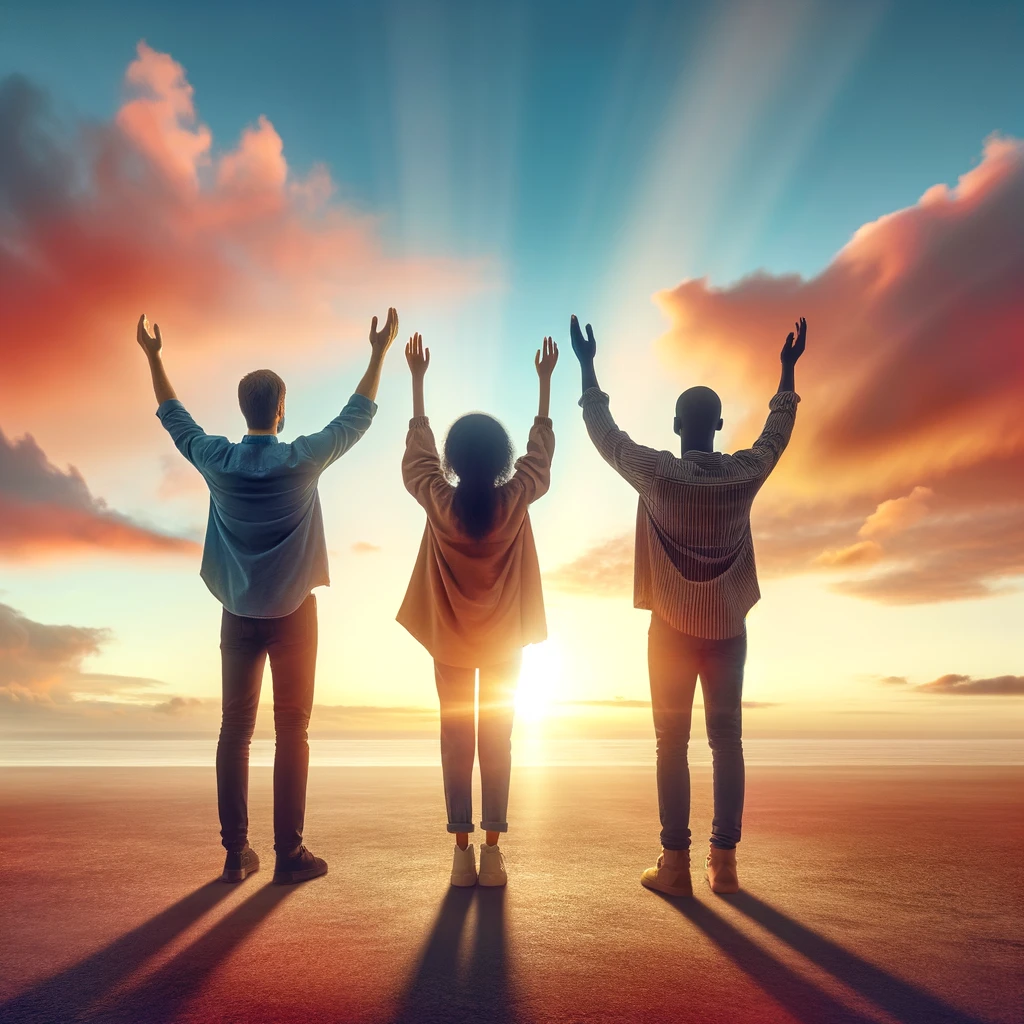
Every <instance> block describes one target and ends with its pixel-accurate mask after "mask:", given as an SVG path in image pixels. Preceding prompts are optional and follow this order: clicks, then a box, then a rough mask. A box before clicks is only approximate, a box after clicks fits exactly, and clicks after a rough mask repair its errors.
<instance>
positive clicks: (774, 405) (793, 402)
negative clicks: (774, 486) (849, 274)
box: [733, 317, 807, 477]
mask: <svg viewBox="0 0 1024 1024" xmlns="http://www.w3.org/2000/svg"><path fill="white" fill-rule="evenodd" d="M793 326H794V327H795V328H796V331H795V332H793V331H791V332H790V334H789V335H788V336H787V338H786V344H785V345H783V347H782V354H781V356H780V359H781V361H782V377H781V379H780V380H779V390H778V391H776V392H775V394H774V395H773V396H772V399H771V401H770V402H769V403H768V409H769V412H768V419H767V420H766V421H765V425H764V429H763V430H762V431H761V435H760V436H759V437H758V439H757V440H756V441H755V442H754V443H753V445H752V446H751V447H750V448H747V449H745V450H743V451H738V452H734V453H733V458H734V459H735V460H736V461H737V462H740V463H746V464H748V466H749V469H750V471H751V472H752V473H754V474H756V475H758V476H764V477H767V476H768V474H769V473H770V472H771V471H772V470H773V469H774V468H775V466H776V465H777V464H778V461H779V459H780V458H781V457H782V453H783V452H784V451H785V450H786V446H787V445H788V444H789V439H790V437H792V435H793V425H794V423H795V422H796V407H797V404H798V403H799V401H800V396H799V395H798V394H797V393H796V390H795V376H796V375H795V372H794V367H795V366H796V362H797V360H798V359H799V358H800V357H801V356H802V355H803V353H804V348H805V347H806V345H807V321H806V320H805V319H804V318H803V317H800V319H799V320H797V322H796V323H795V324H794V325H793Z"/></svg>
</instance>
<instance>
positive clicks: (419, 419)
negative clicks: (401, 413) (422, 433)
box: [409, 416, 430, 430]
mask: <svg viewBox="0 0 1024 1024" xmlns="http://www.w3.org/2000/svg"><path fill="white" fill-rule="evenodd" d="M429 426H430V420H429V419H428V418H427V417H426V416H413V418H412V419H411V420H409V429H410V430H415V429H416V428H417V427H429Z"/></svg>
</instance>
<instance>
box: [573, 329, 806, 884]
mask: <svg viewBox="0 0 1024 1024" xmlns="http://www.w3.org/2000/svg"><path fill="white" fill-rule="evenodd" d="M569 333H570V337H571V339H572V347H573V351H574V352H575V353H576V357H577V359H578V360H579V362H580V368H581V370H582V391H583V395H582V397H581V398H580V405H581V406H582V407H583V420H584V422H585V423H586V427H587V431H588V433H589V434H590V438H591V440H592V441H593V442H594V445H595V447H596V448H597V450H598V452H600V454H601V456H602V458H604V460H605V461H606V462H608V463H609V465H611V466H612V468H613V469H615V470H616V471H617V472H618V473H619V475H620V476H622V477H623V478H624V479H625V480H626V482H627V483H629V484H630V485H631V486H632V487H633V488H634V490H636V492H637V494H638V495H639V502H638V505H637V515H636V545H635V557H634V569H633V604H634V606H635V607H637V608H645V609H649V610H650V612H651V627H650V633H649V636H648V666H649V672H650V681H651V707H652V711H653V717H654V734H655V738H656V742H657V782H658V807H659V812H660V816H661V847H662V850H661V855H660V856H659V857H658V863H657V865H656V866H655V867H651V868H648V869H647V870H645V871H644V872H643V874H642V875H641V878H640V881H641V883H642V884H643V885H644V886H646V887H647V888H649V889H656V890H658V891H659V892H664V893H668V894H669V895H672V896H692V895H693V885H692V882H691V879H690V769H689V764H688V762H687V746H688V744H689V739H690V717H691V713H692V709H693V697H694V692H695V690H696V685H697V679H698V677H699V678H700V683H701V689H702V690H703V694H704V718H705V722H706V724H707V735H708V743H709V744H710V746H711V753H712V761H713V771H714V783H713V785H714V820H713V821H712V825H711V839H710V849H709V851H708V854H707V857H706V859H705V867H706V870H707V875H708V881H709V883H710V885H711V888H712V890H713V891H715V892H718V893H732V892H736V891H738V889H739V877H738V873H737V868H736V844H737V843H738V842H739V841H740V826H741V819H742V815H743V792H744V765H743V744H742V739H741V734H742V695H743V667H744V662H745V660H746V654H747V633H746V615H747V612H748V611H749V610H750V609H751V608H752V607H753V605H754V604H755V603H756V602H757V601H758V599H759V598H760V590H759V588H758V584H757V570H756V567H755V563H754V545H753V540H752V538H751V533H750V509H751V505H752V504H753V501H754V497H755V496H756V495H757V492H758V491H759V490H760V489H761V486H762V485H763V484H764V482H765V480H767V479H768V475H769V473H771V471H772V470H773V469H774V468H775V466H776V465H777V464H778V461H779V458H780V457H781V455H782V453H783V451H784V450H785V448H786V445H787V444H788V443H789V438H790V434H791V433H792V431H793V423H794V421H795V419H796V407H797V403H798V402H799V401H800V396H799V395H797V394H796V391H795V387H794V367H795V366H796V362H797V360H798V359H799V358H800V356H801V355H802V354H803V351H804V346H805V344H806V340H807V323H806V321H805V320H804V319H803V318H801V319H800V320H799V321H798V322H797V323H796V324H795V330H794V331H793V332H792V333H791V334H790V335H789V336H788V337H787V338H786V343H785V345H784V347H783V349H782V357H781V358H782V378H781V380H780V382H779V389H778V391H777V392H776V393H775V395H774V396H773V397H772V399H771V401H770V402H769V403H768V408H769V410H770V411H769V414H768V421H767V422H766V423H765V426H764V430H762V431H761V436H760V437H758V439H757V440H756V441H755V442H754V444H753V446H752V447H750V448H747V449H744V450H742V451H738V452H734V453H733V454H731V455H729V454H726V453H723V452H716V451H715V434H716V432H717V431H719V430H721V429H722V402H721V399H720V398H719V397H718V395H717V394H715V392H714V391H712V390H711V389H710V388H706V387H699V386H698V387H692V388H689V389H688V390H686V391H684V392H683V393H682V394H681V395H680V396H679V399H678V400H677V402H676V408H675V419H674V421H673V430H674V431H675V433H676V435H677V436H678V437H679V439H680V450H681V451H680V454H679V455H674V454H673V453H672V452H669V451H657V450H655V449H654V448H646V447H644V446H643V445H641V444H637V443H636V442H635V441H634V440H632V438H630V436H629V435H628V434H627V433H625V431H623V430H620V429H619V428H618V427H617V426H616V424H615V420H614V419H612V414H611V412H610V411H609V400H608V395H607V394H605V393H604V392H603V391H602V390H601V389H600V387H599V386H598V382H597V371H596V369H595V366H594V361H595V357H596V355H597V342H596V340H595V339H594V332H593V330H592V329H591V326H590V324H587V333H586V336H584V334H583V332H582V331H581V330H580V325H579V321H578V320H577V319H576V317H575V316H573V317H572V318H571V320H570V323H569Z"/></svg>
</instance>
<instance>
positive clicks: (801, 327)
mask: <svg viewBox="0 0 1024 1024" xmlns="http://www.w3.org/2000/svg"><path fill="white" fill-rule="evenodd" d="M793 326H794V327H795V328H796V334H795V336H794V333H793V332H792V331H790V332H789V334H788V335H787V336H786V344H785V345H783V346H782V355H781V356H780V358H781V360H782V376H781V378H780V379H779V391H796V361H797V360H798V359H799V358H800V357H801V356H802V355H803V354H804V349H805V348H806V347H807V321H806V320H805V319H804V318H803V317H800V319H799V320H797V321H796V323H795V324H793Z"/></svg>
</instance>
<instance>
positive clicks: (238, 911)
mask: <svg viewBox="0 0 1024 1024" xmlns="http://www.w3.org/2000/svg"><path fill="white" fill-rule="evenodd" d="M294 889H295V886H292V885H273V884H267V885H264V886H263V888H261V889H257V890H256V892H254V893H253V894H252V896H250V897H249V898H248V899H247V900H245V901H244V902H243V903H240V904H239V905H238V906H237V907H235V909H234V910H232V911H231V912H230V913H228V914H225V916H224V917H223V918H221V920H220V921H218V922H217V923H216V924H215V925H214V926H213V927H212V928H211V929H210V930H209V931H208V932H206V933H205V934H204V935H202V936H201V937H200V938H198V939H197V940H196V941H195V942H193V943H192V944H191V945H190V946H187V947H186V948H185V949H183V950H182V951H181V952H180V953H178V954H177V955H175V956H174V957H172V958H171V959H170V960H168V961H167V963H166V964H164V965H163V966H162V967H161V968H160V969H159V970H157V971H156V972H154V973H153V974H152V975H151V976H150V977H149V978H147V979H146V980H145V981H144V982H143V983H142V984H141V985H138V986H137V987H135V988H133V989H130V990H129V991H128V992H126V993H124V994H123V995H120V996H116V997H114V998H113V999H111V1000H109V1001H107V1002H106V1003H103V1004H101V1005H98V1006H96V1007H95V1008H94V1009H93V1011H92V1012H91V1013H90V1014H88V1016H86V1017H84V1018H80V1019H82V1020H84V1021H87V1022H88V1024H135V1022H137V1021H146V1024H165V1022H167V1021H172V1020H174V1019H175V1018H177V1016H178V1013H179V1011H180V1010H181V1009H182V1007H183V1006H184V1005H185V1003H187V1002H189V1001H190V1000H191V999H192V998H194V997H195V996H196V995H197V994H198V993H199V991H200V990H201V989H202V987H203V985H204V983H205V982H206V980H207V979H208V978H209V976H210V975H211V974H212V973H213V972H214V971H215V970H216V969H217V968H218V967H219V966H220V965H221V964H222V963H223V962H224V961H225V960H227V959H228V957H230V956H231V954H232V953H233V952H234V951H235V949H236V948H237V947H238V946H240V945H241V944H242V942H244V941H245V939H246V938H247V937H248V936H249V934H250V933H251V932H252V931H253V930H254V929H255V928H256V926H257V925H258V924H259V923H260V922H261V921H263V920H264V919H265V918H266V917H268V916H269V915H270V914H271V913H272V912H273V911H274V909H275V908H276V907H277V906H278V904H279V903H281V901H282V900H284V899H285V898H286V897H287V896H288V895H289V894H290V893H291V892H293V891H294Z"/></svg>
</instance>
